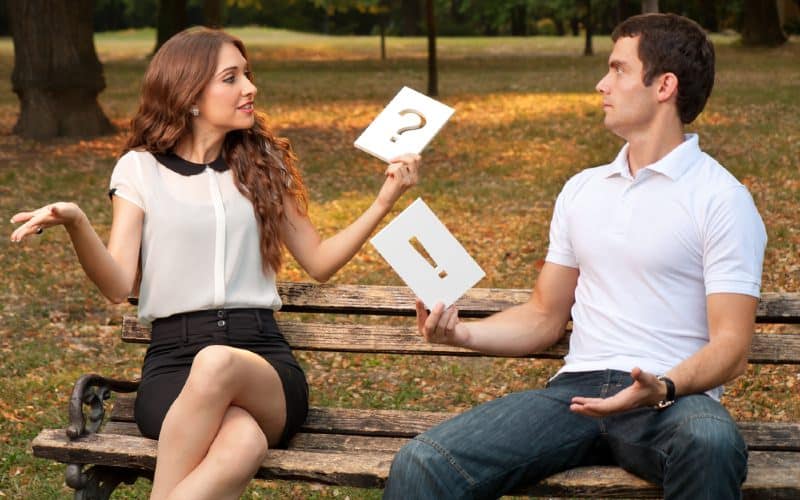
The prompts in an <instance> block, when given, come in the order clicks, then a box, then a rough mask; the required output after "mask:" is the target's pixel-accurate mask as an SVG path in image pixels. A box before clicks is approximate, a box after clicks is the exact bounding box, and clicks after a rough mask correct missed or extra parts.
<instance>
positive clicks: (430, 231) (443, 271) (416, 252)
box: [370, 198, 486, 309]
mask: <svg viewBox="0 0 800 500" xmlns="http://www.w3.org/2000/svg"><path fill="white" fill-rule="evenodd" d="M370 241H371V242H372V244H373V245H374V246H375V248H376V249H377V250H378V252H379V253H380V254H381V256H383V258H384V259H386V261H387V262H388V263H389V265H390V266H392V268H393V269H394V270H395V272H396V273H397V274H398V275H399V276H400V278H402V280H403V281H404V282H405V283H406V285H408V287H409V288H411V290H413V291H414V293H415V294H417V296H418V297H419V298H421V299H422V301H423V302H424V303H425V307H427V308H429V309H430V308H432V307H433V306H434V305H436V303H437V302H442V303H444V305H445V307H449V306H451V305H452V304H453V303H455V301H457V300H458V299H459V298H460V297H461V296H462V295H464V292H466V291H467V290H469V289H470V288H472V287H473V286H475V284H476V283H478V282H479V281H480V280H481V278H483V277H484V276H486V273H484V272H483V269H481V267H480V266H479V265H478V263H477V262H475V260H474V259H473V258H472V257H470V255H469V254H468V253H467V251H466V250H464V247H462V246H461V244H460V243H459V242H458V240H456V238H455V237H454V236H453V235H452V233H450V231H448V230H447V228H446V227H445V225H444V224H442V221H440V220H439V218H438V217H436V215H435V214H434V213H433V211H431V209H430V208H429V207H428V205H426V204H425V202H424V201H422V198H417V199H416V200H414V202H413V203H412V204H411V205H409V206H408V208H406V209H405V210H403V211H402V212H401V213H400V215H398V216H397V217H396V218H395V219H394V220H393V221H391V222H390V223H389V224H387V225H386V227H384V228H383V229H382V230H381V231H380V232H378V234H376V235H375V236H374V237H373V238H372V240H370Z"/></svg>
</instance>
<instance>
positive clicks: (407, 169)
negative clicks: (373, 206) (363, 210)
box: [375, 153, 422, 212]
mask: <svg viewBox="0 0 800 500" xmlns="http://www.w3.org/2000/svg"><path fill="white" fill-rule="evenodd" d="M421 159H422V158H421V157H420V156H419V155H417V154H410V153H409V154H404V155H401V156H398V157H396V158H392V161H391V162H390V163H389V166H388V167H387V168H386V181H385V182H384V183H383V187H381V190H380V192H379V193H378V197H377V199H376V200H375V201H376V202H377V203H379V204H381V205H382V206H383V208H384V209H386V211H387V212H388V211H389V210H390V209H391V208H392V206H393V205H394V204H395V202H396V201H397V200H398V198H400V196H401V195H402V194H403V193H405V192H406V190H408V188H410V187H411V186H414V185H415V184H416V183H417V181H419V165H420V162H421Z"/></svg>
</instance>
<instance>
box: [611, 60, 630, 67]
mask: <svg viewBox="0 0 800 500" xmlns="http://www.w3.org/2000/svg"><path fill="white" fill-rule="evenodd" d="M624 66H627V64H626V63H625V61H621V60H619V59H609V61H608V67H609V68H619V67H624Z"/></svg>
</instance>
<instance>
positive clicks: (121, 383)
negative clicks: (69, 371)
mask: <svg viewBox="0 0 800 500" xmlns="http://www.w3.org/2000/svg"><path fill="white" fill-rule="evenodd" d="M138 388H139V382H138V381H128V380H114V379H109V378H105V377H101V376H100V375H96V374H94V373H90V374H87V375H84V376H82V377H81V378H79V379H78V381H77V382H75V387H74V388H73V389H72V396H71V397H70V398H69V427H67V436H68V437H69V438H70V439H77V438H79V437H81V436H84V435H87V434H92V433H95V432H97V431H98V430H99V429H100V426H101V425H102V423H103V417H104V416H105V408H104V407H103V402H104V401H105V400H106V399H108V398H109V397H111V391H115V392H135V391H136V389H138ZM84 404H85V405H88V406H89V414H88V415H86V414H84V412H83V405H84Z"/></svg>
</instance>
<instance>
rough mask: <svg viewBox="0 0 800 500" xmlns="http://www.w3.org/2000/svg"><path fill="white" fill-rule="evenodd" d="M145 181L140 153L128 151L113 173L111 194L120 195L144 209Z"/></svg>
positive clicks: (110, 187) (110, 184) (109, 187)
mask: <svg viewBox="0 0 800 500" xmlns="http://www.w3.org/2000/svg"><path fill="white" fill-rule="evenodd" d="M143 188H144V182H143V180H142V167H141V163H140V161H139V153H138V152H136V151H128V152H127V153H125V154H124V155H123V156H122V158H120V159H119V161H117V164H116V166H114V171H113V172H112V173H111V182H110V183H109V186H108V189H109V191H108V194H109V196H119V197H120V198H123V199H125V200H128V201H129V202H131V203H133V204H134V205H136V206H137V207H139V208H141V209H142V210H144V209H145V202H144V200H145V197H144V189H143Z"/></svg>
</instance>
